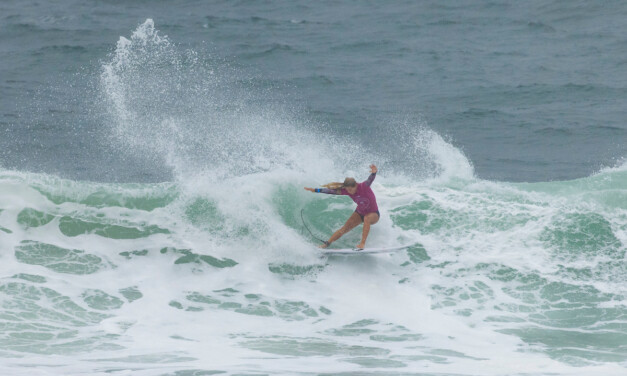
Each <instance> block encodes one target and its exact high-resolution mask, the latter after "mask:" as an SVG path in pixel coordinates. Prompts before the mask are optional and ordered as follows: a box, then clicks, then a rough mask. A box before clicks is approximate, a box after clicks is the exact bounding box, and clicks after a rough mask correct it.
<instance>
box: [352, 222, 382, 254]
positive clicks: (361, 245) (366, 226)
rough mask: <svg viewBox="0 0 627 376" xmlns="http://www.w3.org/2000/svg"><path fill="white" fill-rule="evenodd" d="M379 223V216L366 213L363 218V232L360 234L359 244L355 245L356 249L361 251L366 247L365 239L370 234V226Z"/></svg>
mask: <svg viewBox="0 0 627 376" xmlns="http://www.w3.org/2000/svg"><path fill="white" fill-rule="evenodd" d="M377 222H379V215H378V214H377V213H368V214H366V216H365V217H364V230H363V232H362V233H361V243H359V244H357V248H361V249H363V248H364V247H365V246H366V239H368V233H370V225H374V224H375V223H377Z"/></svg>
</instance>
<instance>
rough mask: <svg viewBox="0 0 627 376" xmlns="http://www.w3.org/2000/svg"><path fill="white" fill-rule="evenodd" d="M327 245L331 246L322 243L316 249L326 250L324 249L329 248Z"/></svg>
mask: <svg viewBox="0 0 627 376" xmlns="http://www.w3.org/2000/svg"><path fill="white" fill-rule="evenodd" d="M329 244H331V243H322V244H320V245H319V246H318V248H326V247H328V246H329Z"/></svg>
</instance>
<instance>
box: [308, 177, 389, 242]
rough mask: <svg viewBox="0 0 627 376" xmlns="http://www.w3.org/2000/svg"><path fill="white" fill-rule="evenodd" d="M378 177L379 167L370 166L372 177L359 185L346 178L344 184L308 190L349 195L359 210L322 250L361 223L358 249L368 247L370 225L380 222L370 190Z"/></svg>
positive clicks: (353, 180)
mask: <svg viewBox="0 0 627 376" xmlns="http://www.w3.org/2000/svg"><path fill="white" fill-rule="evenodd" d="M376 176H377V166H375V165H370V176H369V177H368V179H366V180H365V181H364V182H361V183H359V184H357V182H356V181H355V179H353V178H346V179H344V183H329V184H325V185H323V187H324V188H307V187H305V189H306V190H308V191H310V192H318V193H326V194H330V195H347V196H349V197H350V198H352V199H353V201H355V203H356V204H357V209H355V211H354V212H353V214H351V216H350V217H349V218H348V220H347V221H346V223H345V224H344V226H342V228H340V229H339V230H337V231H336V232H335V233H334V234H333V235H331V237H330V238H329V240H327V241H326V242H324V244H323V245H321V246H320V248H327V247H328V246H329V245H330V244H331V243H333V242H334V241H336V240H338V239H339V238H341V237H342V235H344V234H346V233H347V232H349V231H350V230H352V229H353V228H355V227H356V226H357V225H359V224H360V223H362V222H363V223H364V229H363V232H362V234H361V242H360V243H359V244H357V248H361V249H364V247H365V246H366V239H367V238H368V233H369V232H370V225H374V224H375V223H377V222H379V217H380V214H379V207H378V206H377V199H376V197H375V196H374V192H372V189H371V188H370V185H371V184H372V182H373V181H374V178H375V177H376Z"/></svg>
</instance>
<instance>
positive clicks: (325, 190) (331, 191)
mask: <svg viewBox="0 0 627 376" xmlns="http://www.w3.org/2000/svg"><path fill="white" fill-rule="evenodd" d="M305 190H306V191H309V192H316V193H326V194H328V195H337V194H339V193H337V190H335V189H329V188H307V187H305Z"/></svg>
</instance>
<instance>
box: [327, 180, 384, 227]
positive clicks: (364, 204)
mask: <svg viewBox="0 0 627 376" xmlns="http://www.w3.org/2000/svg"><path fill="white" fill-rule="evenodd" d="M376 176H377V173H376V172H375V173H373V174H370V176H369V177H368V179H366V180H365V181H363V182H361V183H359V184H357V191H356V192H355V194H353V195H352V194H350V193H348V191H347V190H346V188H342V191H341V193H337V190H335V189H329V188H317V189H316V192H320V193H326V194H330V195H338V194H339V195H346V196H349V197H350V198H352V199H353V201H355V203H356V204H357V209H355V211H356V212H357V214H359V216H361V219H362V220H363V219H364V217H365V216H366V214H369V213H377V215H379V216H381V215H380V214H379V207H378V206H377V199H376V197H375V196H374V192H373V191H372V189H371V188H370V184H372V182H373V181H374V178H375V177H376Z"/></svg>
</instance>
